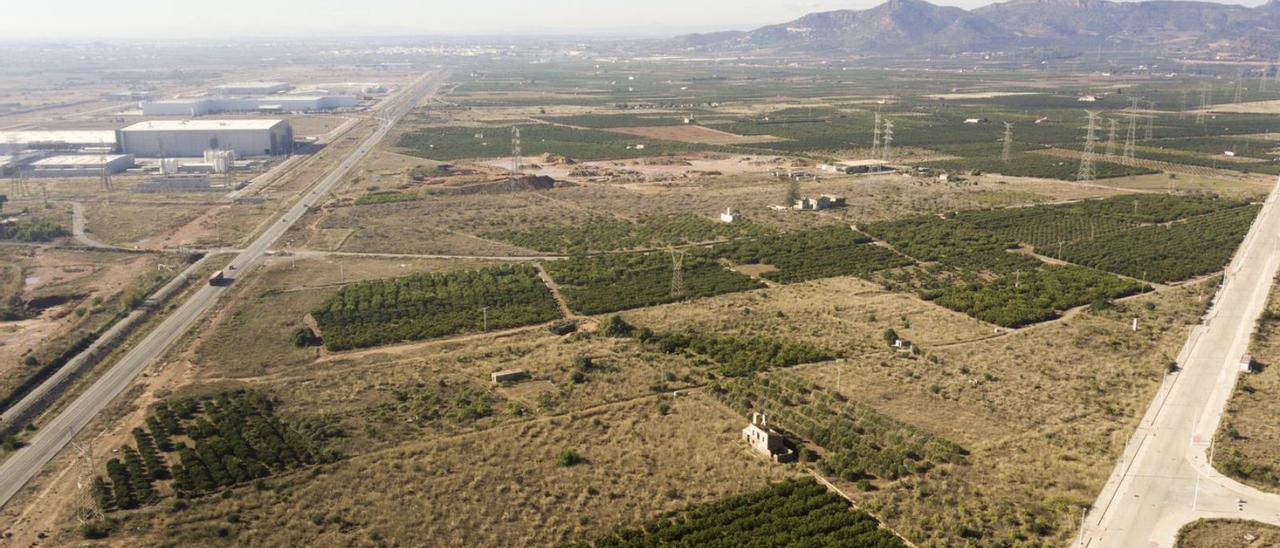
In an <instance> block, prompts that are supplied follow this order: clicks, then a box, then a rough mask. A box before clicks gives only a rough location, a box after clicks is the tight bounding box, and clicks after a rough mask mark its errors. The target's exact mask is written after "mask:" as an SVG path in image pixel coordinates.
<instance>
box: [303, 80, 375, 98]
mask: <svg viewBox="0 0 1280 548" xmlns="http://www.w3.org/2000/svg"><path fill="white" fill-rule="evenodd" d="M386 91H387V87H386V86H384V85H382V84H379V83H377V82H324V83H321V84H314V85H310V86H306V89H305V90H300V91H298V93H320V92H327V93H328V94H333V95H368V94H370V93H385V92H386Z"/></svg>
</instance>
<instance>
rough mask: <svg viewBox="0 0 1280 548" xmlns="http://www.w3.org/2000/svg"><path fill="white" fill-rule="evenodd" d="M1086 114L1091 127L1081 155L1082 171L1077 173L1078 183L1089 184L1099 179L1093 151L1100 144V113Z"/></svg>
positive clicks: (1089, 112) (1087, 112)
mask: <svg viewBox="0 0 1280 548" xmlns="http://www.w3.org/2000/svg"><path fill="white" fill-rule="evenodd" d="M1085 113H1086V114H1088V115H1089V127H1088V130H1087V131H1088V132H1087V133H1086V134H1085V137H1084V151H1083V152H1082V153H1081V154H1080V171H1078V172H1076V182H1077V183H1088V182H1092V181H1094V180H1095V179H1097V178H1098V173H1097V170H1096V169H1095V168H1094V165H1093V151H1094V148H1095V146H1096V145H1097V142H1098V135H1097V129H1098V113H1097V112H1096V111H1092V110H1087V111H1085Z"/></svg>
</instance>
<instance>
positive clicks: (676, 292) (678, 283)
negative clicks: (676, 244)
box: [669, 248, 685, 298]
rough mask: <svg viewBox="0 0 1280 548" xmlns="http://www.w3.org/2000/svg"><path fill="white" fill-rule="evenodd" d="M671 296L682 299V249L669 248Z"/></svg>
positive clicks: (683, 252) (683, 253)
mask: <svg viewBox="0 0 1280 548" xmlns="http://www.w3.org/2000/svg"><path fill="white" fill-rule="evenodd" d="M669 251H670V252H671V296H672V297H676V298H680V297H684V256H685V251H684V250H683V249H676V248H671V249H670V250H669Z"/></svg>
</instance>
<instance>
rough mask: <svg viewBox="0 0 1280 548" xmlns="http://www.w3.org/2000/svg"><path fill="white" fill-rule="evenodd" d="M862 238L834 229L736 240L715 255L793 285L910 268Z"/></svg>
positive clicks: (717, 248)
mask: <svg viewBox="0 0 1280 548" xmlns="http://www.w3.org/2000/svg"><path fill="white" fill-rule="evenodd" d="M870 242H871V239H870V238H867V237H866V236H865V235H863V234H861V233H858V232H855V231H853V230H850V229H849V228H847V227H843V226H837V227H828V228H820V229H815V230H806V231H801V232H791V233H786V234H777V235H770V236H764V237H761V238H755V239H750V240H739V241H735V242H730V243H727V244H722V245H718V246H716V247H715V248H714V249H715V253H716V254H717V255H718V256H720V257H724V258H727V259H729V260H732V261H734V262H737V263H741V264H761V263H763V264H767V265H770V266H773V267H776V268H778V270H777V271H774V272H766V273H765V274H763V276H764V277H765V278H768V279H770V280H773V281H776V282H780V283H794V282H803V281H808V280H814V279H819V278H831V277H835V276H850V275H856V276H866V275H867V274H869V273H871V272H875V271H878V270H884V269H888V268H896V267H899V266H906V265H908V264H911V262H912V261H911V260H910V259H907V258H905V257H903V256H901V255H898V254H897V253H894V252H893V251H891V250H889V249H886V248H884V247H881V246H877V245H871V244H870Z"/></svg>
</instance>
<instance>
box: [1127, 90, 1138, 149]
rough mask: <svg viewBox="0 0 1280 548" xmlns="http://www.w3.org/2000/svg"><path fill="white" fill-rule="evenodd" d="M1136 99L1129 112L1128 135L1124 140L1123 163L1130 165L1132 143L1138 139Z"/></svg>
mask: <svg viewBox="0 0 1280 548" xmlns="http://www.w3.org/2000/svg"><path fill="white" fill-rule="evenodd" d="M1137 110H1138V99H1137V98H1134V99H1133V103H1132V106H1131V107H1130V110H1129V133H1128V135H1126V136H1125V140H1124V161H1125V162H1126V163H1127V164H1129V165H1132V164H1133V158H1134V141H1135V140H1137V137H1138V112H1137Z"/></svg>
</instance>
